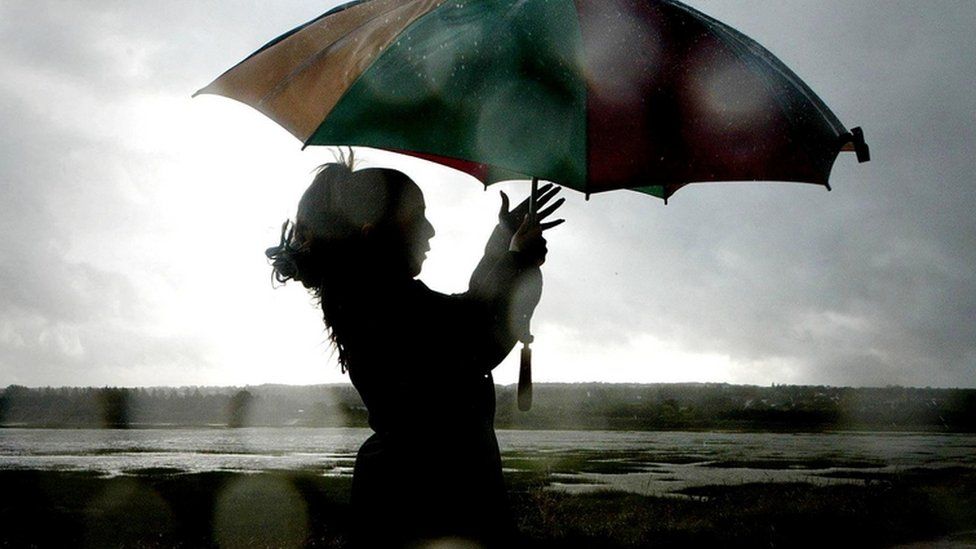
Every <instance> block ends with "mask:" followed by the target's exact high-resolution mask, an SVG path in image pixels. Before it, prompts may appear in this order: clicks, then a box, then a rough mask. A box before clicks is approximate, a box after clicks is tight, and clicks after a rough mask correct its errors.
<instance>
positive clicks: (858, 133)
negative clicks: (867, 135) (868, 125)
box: [851, 126, 871, 164]
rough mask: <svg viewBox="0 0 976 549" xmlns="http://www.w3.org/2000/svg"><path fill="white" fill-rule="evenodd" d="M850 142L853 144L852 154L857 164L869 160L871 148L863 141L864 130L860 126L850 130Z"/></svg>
mask: <svg viewBox="0 0 976 549" xmlns="http://www.w3.org/2000/svg"><path fill="white" fill-rule="evenodd" d="M851 141H852V142H853V143H854V154H856V155H857V161H858V163H862V164H863V163H864V162H868V161H870V160H871V148H870V147H868V144H867V143H866V142H865V141H864V130H863V129H861V127H860V126H858V127H856V128H851Z"/></svg>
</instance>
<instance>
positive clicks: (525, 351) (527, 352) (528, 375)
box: [518, 177, 539, 412]
mask: <svg viewBox="0 0 976 549" xmlns="http://www.w3.org/2000/svg"><path fill="white" fill-rule="evenodd" d="M538 191H539V178H538V177H533V178H532V191H531V193H530V194H529V218H530V219H533V220H534V219H535V216H536V213H537V212H536V203H535V198H536V196H535V195H536V194H537V193H538ZM530 320H531V317H526V318H525V326H524V328H525V329H524V331H523V334H522V360H521V362H520V364H519V380H518V409H519V410H521V411H523V412H528V411H529V410H531V409H532V348H531V347H529V345H530V344H531V343H532V339H533V338H532V334H531V333H529V321H530Z"/></svg>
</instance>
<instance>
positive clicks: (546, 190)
mask: <svg viewBox="0 0 976 549" xmlns="http://www.w3.org/2000/svg"><path fill="white" fill-rule="evenodd" d="M560 190H562V187H557V186H555V185H553V184H552V183H546V184H545V185H543V186H541V187H539V189H538V191H537V192H536V195H535V204H536V209H539V208H542V207H543V206H545V205H546V203H548V202H549V201H550V200H552V198H553V197H554V196H556V194H557V193H559V191H560ZM498 194H500V195H501V196H502V207H501V209H500V210H499V211H498V224H499V225H501V226H502V227H504V228H505V229H507V230H508V233H509V234H515V231H516V230H518V229H519V226H520V225H521V224H522V221H523V220H524V219H525V216H526V215H528V213H529V199H528V198H526V199H525V200H523V201H522V203H521V204H519V205H518V206H516V207H515V209H513V210H512V211H509V210H508V206H509V201H508V195H507V194H505V193H504V192H499V193H498ZM565 201H566V199H565V198H560V199H559V200H557V201H556V202H554V203H553V204H552V206H549V207H548V208H546V209H544V210H539V211H538V213H537V214H536V221H538V222H540V223H541V222H542V221H543V220H544V219H545V218H547V217H549V216H550V215H551V214H552V212H554V211H556V210H557V209H558V208H559V207H560V206H562V205H563V202H565ZM563 221H564V220H559V221H558V222H551V223H548V224H545V223H544V224H543V225H545V226H544V227H543V230H545V229H548V228H550V227H555V226H556V225H558V224H559V223H562V222H563Z"/></svg>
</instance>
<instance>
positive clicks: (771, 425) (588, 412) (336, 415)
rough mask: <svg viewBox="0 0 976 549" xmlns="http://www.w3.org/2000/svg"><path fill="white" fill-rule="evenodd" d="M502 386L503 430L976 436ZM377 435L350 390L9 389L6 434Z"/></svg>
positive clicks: (817, 411)
mask: <svg viewBox="0 0 976 549" xmlns="http://www.w3.org/2000/svg"><path fill="white" fill-rule="evenodd" d="M515 392H516V390H515V386H513V385H504V386H502V385H498V386H496V409H497V412H496V418H495V427H496V428H497V429H530V430H579V431H592V430H597V431H599V430H609V431H732V432H752V431H758V432H848V431H854V432H861V431H868V432H875V431H877V432H938V433H973V432H976V389H932V388H906V387H884V388H851V387H828V386H800V385H773V386H769V387H760V386H755V385H729V384H722V383H676V384H631V383H627V384H608V383H579V384H576V383H538V384H536V385H535V387H534V393H535V395H534V397H535V398H534V405H533V408H532V410H531V411H529V412H520V411H518V410H517V407H516V398H515ZM221 426H226V427H247V426H255V427H257V426H263V427H290V426H294V427H367V426H368V413H367V410H366V407H365V406H364V405H363V402H362V400H361V399H360V397H359V394H358V393H357V392H356V390H355V389H354V388H353V387H352V386H351V385H346V384H335V385H309V386H288V385H259V386H248V387H243V388H241V387H180V388H170V387H152V388H118V387H102V388H95V387H84V388H79V387H61V388H51V387H44V388H28V387H23V386H18V385H10V386H8V387H6V388H4V389H0V427H4V428H23V427H28V428H96V427H107V428H190V427H192V428H220V427H221Z"/></svg>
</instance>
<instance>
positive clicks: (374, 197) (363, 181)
mask: <svg viewBox="0 0 976 549" xmlns="http://www.w3.org/2000/svg"><path fill="white" fill-rule="evenodd" d="M353 160H354V158H353V155H352V152H351V151H350V154H349V156H348V157H344V156H340V157H339V158H337V162H333V163H329V164H324V165H322V166H320V167H319V168H318V170H317V172H316V174H315V177H314V179H313V180H312V184H311V185H310V186H309V187H308V189H307V190H306V191H305V193H304V194H303V195H302V198H301V200H300V201H299V203H298V213H297V214H296V216H295V220H294V221H291V220H286V221H285V222H284V223H283V224H282V226H281V238H280V241H279V243H278V245H276V246H273V247H271V248H268V249H267V250H266V251H265V252H264V253H265V255H266V256H267V257H268V259H269V260H270V262H271V266H272V279H273V281H276V282H278V283H280V284H284V283H286V282H288V281H290V280H294V281H297V282H300V283H301V284H302V285H303V286H305V288H307V289H308V290H309V292H310V293H311V294H312V295H313V296H314V297H315V299H317V300H318V301H319V303H320V305H321V307H322V314H323V319H324V321H325V326H326V328H327V329H328V331H329V339H330V340H331V341H332V343H333V345H335V347H336V350H337V351H338V354H339V365H340V366H341V368H342V371H343V372H345V371H347V370H348V369H349V355H350V351H349V346H350V345H349V344H350V341H352V340H353V338H355V337H356V336H357V334H356V333H355V332H356V329H357V322H356V316H357V314H361V313H360V312H361V311H362V310H364V309H367V308H368V303H367V302H368V300H369V299H370V297H369V296H370V294H371V290H372V288H370V287H369V286H370V282H369V281H370V280H371V279H372V278H374V277H375V273H374V272H372V271H371V267H373V264H372V263H371V260H372V258H371V256H370V250H368V249H367V243H366V242H365V240H364V236H363V227H365V226H367V225H381V224H382V223H384V222H385V221H387V218H388V217H389V216H391V215H393V214H394V213H395V210H396V204H397V202H398V201H399V199H400V196H401V194H402V191H403V188H404V182H407V181H410V179H409V178H408V177H407V176H406V175H405V174H403V173H401V172H399V171H396V170H390V169H384V168H369V169H364V170H358V171H353Z"/></svg>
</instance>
